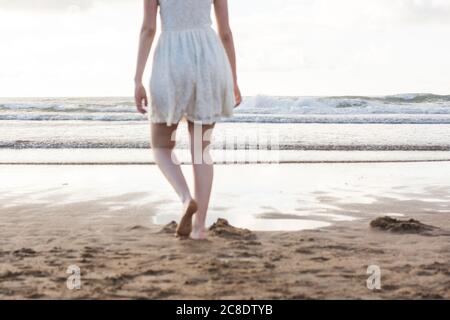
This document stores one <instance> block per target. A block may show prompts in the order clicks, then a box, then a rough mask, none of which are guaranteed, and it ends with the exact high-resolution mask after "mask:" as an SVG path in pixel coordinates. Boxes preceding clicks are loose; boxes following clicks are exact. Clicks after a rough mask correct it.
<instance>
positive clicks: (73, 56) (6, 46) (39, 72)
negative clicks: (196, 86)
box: [0, 0, 450, 97]
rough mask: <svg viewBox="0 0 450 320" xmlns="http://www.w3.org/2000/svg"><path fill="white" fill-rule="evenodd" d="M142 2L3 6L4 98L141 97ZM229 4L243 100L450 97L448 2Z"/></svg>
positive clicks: (14, 2) (0, 85)
mask: <svg viewBox="0 0 450 320" xmlns="http://www.w3.org/2000/svg"><path fill="white" fill-rule="evenodd" d="M142 1H143V0H33V1H30V0H0V96H2V97H26V96H34V97H38V96H40V97H41V96H131V95H133V91H134V83H133V78H134V71H135V63H136V54H137V45H138V34H139V28H140V25H141V20H142ZM180 1H181V0H180ZM228 1H229V7H230V19H231V26H232V29H233V34H234V39H235V46H236V53H237V62H238V78H239V84H240V87H241V91H242V93H243V95H245V96H250V95H257V94H263V95H278V96H280V95H282V96H287V95H289V96H311V95H385V94H397V93H416V92H426V93H437V94H449V93H450V81H449V75H450V59H449V57H450V41H449V40H448V39H449V38H450V37H449V36H450V1H449V0H364V1H361V0H339V1H336V0H228ZM150 59H151V58H150ZM150 70H151V60H149V64H148V68H147V71H146V74H145V84H146V85H147V84H148V80H149V76H150Z"/></svg>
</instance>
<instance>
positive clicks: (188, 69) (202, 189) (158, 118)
mask: <svg viewBox="0 0 450 320" xmlns="http://www.w3.org/2000/svg"><path fill="white" fill-rule="evenodd" d="M212 5H214V9H215V16H216V19H217V26H218V35H219V37H218V36H217V34H216V33H215V31H214V30H213V29H212V28H211V24H212V22H211V6H212ZM158 6H159V8H160V16H161V25H162V32H161V36H160V38H159V41H158V45H157V47H156V49H155V55H154V58H153V68H152V75H151V80H150V99H147V94H146V91H145V88H144V86H143V84H142V75H143V73H144V69H145V65H146V62H147V59H148V56H149V52H150V49H151V46H152V43H153V39H154V37H155V32H156V20H157V10H158ZM220 40H221V41H220ZM135 84H136V88H135V100H136V106H137V109H138V111H139V112H140V113H142V114H145V113H147V111H148V117H149V120H150V122H151V145H152V149H153V153H154V158H155V162H156V164H157V165H158V166H159V168H160V169H161V171H162V173H163V174H164V176H165V177H166V178H167V180H168V181H169V183H170V184H171V185H172V186H173V188H174V189H175V192H176V193H177V194H178V196H179V198H180V200H181V202H182V204H183V214H182V218H181V220H180V223H179V224H178V228H177V235H178V236H181V237H187V236H191V238H193V239H204V238H205V237H206V232H205V220H206V213H207V210H208V204H209V198H210V194H211V187H212V181H213V164H212V161H211V158H210V155H209V140H210V136H211V134H212V130H213V128H214V124H215V122H216V121H218V120H219V119H220V118H221V117H230V116H232V114H233V108H234V107H236V106H238V105H239V104H240V103H241V100H242V98H241V93H240V91H239V87H238V84H237V76H236V58H235V51H234V43H233V36H232V33H231V29H230V26H229V21H228V3H227V0H144V22H143V25H142V29H141V36H140V44H139V54H138V61H137V68H136V77H135ZM149 100H150V101H151V103H150V107H149V108H148V110H147V108H146V107H147V106H148V101H149ZM182 118H186V119H187V121H188V129H189V136H190V146H191V147H190V149H191V150H190V151H191V156H192V163H193V169H194V188H195V192H194V196H192V194H191V192H190V190H189V188H188V186H187V183H186V180H185V178H184V176H183V173H182V171H181V167H180V165H179V163H178V161H177V159H176V157H175V154H174V153H173V148H174V147H175V141H174V139H173V137H174V136H175V133H176V130H177V126H178V123H179V122H180V120H181V119H182ZM194 215H195V220H194V223H193V224H192V217H193V216H194Z"/></svg>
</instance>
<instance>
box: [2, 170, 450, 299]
mask: <svg viewBox="0 0 450 320" xmlns="http://www.w3.org/2000/svg"><path fill="white" fill-rule="evenodd" d="M324 166H326V165H322V166H318V167H315V166H310V167H308V170H313V171H314V170H321V172H322V174H323V173H324V172H326V171H327V169H324V168H325V167H324ZM411 166H412V165H411ZM421 166H422V168H425V169H427V168H428V170H427V171H426V173H423V171H420V170H412V171H411V169H414V168H413V167H410V168H408V169H409V170H410V171H408V172H410V174H409V175H407V176H405V175H403V176H402V174H403V173H401V172H399V171H398V170H397V169H396V168H395V167H392V166H391V165H385V167H383V170H389V169H393V171H392V172H395V175H396V176H395V177H393V178H392V180H393V181H396V182H395V184H392V185H390V186H386V184H384V187H385V188H386V190H384V191H383V190H378V193H375V192H374V190H375V186H371V185H370V183H368V181H372V180H367V181H364V184H365V185H366V186H367V188H366V190H361V189H360V188H358V187H357V186H356V184H355V185H352V186H351V188H352V189H355V190H356V191H357V192H360V193H361V192H368V190H370V191H371V192H372V196H373V197H374V198H375V199H376V200H375V201H362V200H361V199H363V198H361V199H359V198H357V197H356V196H353V197H352V198H350V199H346V200H347V202H346V203H343V202H342V200H343V198H345V194H341V196H342V197H343V198H339V197H337V195H339V193H337V192H336V193H335V194H334V197H332V196H331V195H329V194H326V193H324V191H323V190H325V188H324V189H322V191H321V192H322V193H320V192H319V191H320V190H319V188H317V186H314V185H313V186H312V187H311V190H310V191H311V192H318V197H319V198H320V199H321V200H322V201H324V203H323V205H324V206H331V205H332V204H334V205H335V211H331V212H330V214H338V213H339V214H343V213H344V212H346V213H347V215H348V216H352V217H353V218H354V219H352V220H345V219H341V220H339V219H334V220H333V215H330V216H329V217H328V218H326V217H323V216H321V218H318V216H317V213H316V216H314V214H313V212H312V211H314V210H317V208H311V216H309V217H307V218H308V219H313V217H315V218H314V219H317V220H321V219H323V220H326V221H328V226H326V227H322V228H320V229H311V230H307V229H308V228H305V229H304V230H298V231H254V230H246V231H244V230H242V229H239V228H238V229H235V228H233V227H232V226H227V225H221V226H219V227H217V225H216V227H215V228H213V230H211V231H210V232H209V239H208V240H207V241H194V240H179V239H176V238H175V237H174V235H173V231H174V227H175V226H174V225H173V224H171V225H169V226H167V227H166V228H163V226H161V225H156V224H154V223H153V221H152V219H151V218H150V217H152V216H155V215H157V214H158V212H159V211H161V210H163V209H164V207H165V205H166V204H167V203H168V202H167V199H166V200H164V197H161V195H160V193H161V192H162V193H163V194H164V192H165V191H164V190H166V189H164V188H163V190H162V191H161V190H154V189H150V191H148V192H147V193H143V192H142V189H141V188H147V187H148V186H145V185H144V186H142V185H141V184H136V185H133V184H132V183H131V182H129V181H128V180H126V178H125V177H126V173H128V174H130V172H131V175H132V176H133V173H132V170H129V169H127V168H126V167H125V166H121V167H120V168H114V167H110V168H104V169H101V168H97V169H96V170H94V171H92V172H89V173H88V174H87V176H89V177H90V178H91V180H92V181H91V183H90V184H89V183H87V181H89V180H83V183H80V185H79V187H80V188H78V187H77V185H76V184H77V182H76V181H77V180H76V179H75V177H78V178H79V177H80V175H81V176H82V175H83V170H84V171H86V170H88V171H89V170H90V169H89V168H88V167H84V169H83V167H65V168H62V167H52V168H45V167H41V168H39V167H28V169H27V168H25V167H20V168H19V167H14V166H11V167H8V166H5V167H1V171H0V172H1V173H2V176H3V177H4V178H8V179H9V180H8V181H10V183H9V186H8V187H7V186H2V189H1V191H2V192H1V196H0V197H1V207H0V215H1V216H0V298H1V299H40V298H52V299H61V298H64V299H72V298H76V299H80V298H81V299H87V298H94V299H110V298H118V299H131V298H133V299H134V298H142V299H234V298H236V299H333V298H344V299H353V298H356V299H403V298H412V299H430V298H431V299H443V298H445V299H450V219H449V214H450V208H449V203H450V201H449V200H450V191H449V190H448V188H447V187H446V183H447V181H448V180H447V179H446V178H447V177H446V174H445V173H442V174H440V175H438V174H436V175H435V174H433V173H432V172H433V170H432V167H428V166H437V164H433V165H429V164H422V165H421ZM293 168H298V165H297V166H289V167H283V169H280V168H278V169H277V170H282V171H286V170H287V171H288V172H291V176H292V175H293V174H292V172H294V171H292V169H293ZM350 168H352V170H358V169H357V167H356V166H355V165H354V164H352V165H351V167H350ZM415 169H417V167H415ZM436 169H437V168H436ZM138 170H141V169H138ZM227 170H235V172H236V171H239V172H241V171H249V170H250V171H251V170H254V169H251V168H241V167H235V168H234V169H231V168H230V166H228V167H227V168H223V167H218V170H217V176H218V177H221V175H222V174H223V175H227V174H228V173H227V172H226V171H227ZM289 170H290V171H289ZM302 170H303V169H302ZM372 170H375V169H372ZM363 171H364V172H365V173H366V175H367V176H370V175H372V174H373V171H371V169H369V167H363ZM58 172H59V174H57V173H58ZM95 172H96V173H95ZM277 172H278V173H280V172H281V171H277ZM392 172H391V174H392ZM106 173H108V174H106ZM155 173H156V171H154V170H153V169H152V170H151V176H152V177H153V174H155ZM266 173H267V174H268V175H270V174H271V173H273V172H271V171H270V170H268V171H267V170H266ZM316 174H318V172H317V171H316ZM421 174H426V175H427V176H428V177H429V180H427V179H421ZM43 176H45V177H47V178H48V179H47V180H45V181H44V180H42V177H43ZM412 176H414V177H412ZM12 177H16V179H15V180H13V179H12ZM405 177H407V178H405ZM433 177H434V178H433ZM128 178H129V177H128ZM262 178H269V176H267V177H264V176H263V177H262ZM327 178H328V180H330V179H333V178H339V174H338V173H336V176H334V177H329V176H328V177H327ZM375 178H376V177H375V176H374V180H373V181H374V183H375V182H376V183H377V184H376V187H377V188H380V186H381V185H383V183H382V182H383V179H382V178H379V177H378V180H377V179H375ZM111 179H113V180H111ZM116 179H117V180H120V181H122V185H120V190H121V192H118V191H117V186H115V187H114V188H113V187H112V186H111V184H108V181H109V182H110V183H111V181H116ZM154 179H155V180H156V181H155V182H154V183H160V180H159V178H157V176H156V175H155V176H154ZM405 179H406V180H405ZM408 179H409V180H408ZM411 179H412V180H411ZM433 179H434V180H433ZM440 179H441V180H440ZM223 180H224V179H222V180H219V182H218V186H217V188H218V190H217V192H218V193H219V195H220V194H221V192H222V191H223V189H226V190H228V189H229V188H230V186H229V185H228V183H229V181H228V182H227V181H225V182H224V181H223ZM39 181H41V184H40V185H39V183H38V182H39ZM64 181H65V182H64ZM133 181H134V180H133ZM220 181H222V182H220ZM272 181H274V180H272ZM412 181H416V182H417V185H415V186H413V183H412ZM405 182H407V183H405ZM249 183H250V182H249ZM297 183H299V184H300V183H301V182H298V181H297ZM402 183H404V184H405V185H404V186H403V188H401V185H402ZM64 184H66V185H64ZM99 185H103V186H104V188H103V189H102V190H99ZM419 185H422V186H423V189H422V190H420V192H416V193H414V192H412V191H411V189H410V188H411V187H414V188H418V186H419ZM83 186H84V187H83ZM278 186H281V187H283V188H284V187H285V185H284V184H283V183H282V182H279V184H278ZM94 187H95V189H96V190H98V191H97V193H94V192H93V191H92V190H93V189H91V188H94ZM61 189H63V190H64V192H62V191H61ZM124 189H126V190H127V191H131V192H124V191H123V190H124ZM327 190H329V191H330V192H331V194H333V192H332V191H333V190H334V189H333V188H331V187H329V188H328V189H327ZM418 190H419V189H417V190H416V191H418ZM259 191H260V194H259V196H264V190H263V189H260V190H259ZM356 191H355V192H356ZM385 191H391V192H392V194H391V195H390V197H387V196H386V195H385ZM394 191H395V192H399V191H401V192H399V193H397V194H395V195H394ZM230 192H231V191H230ZM238 192H240V191H239V190H238ZM153 193H155V194H154V198H152V194H153ZM400 193H401V194H400ZM242 197H245V195H244V194H243V195H242ZM148 198H150V199H153V200H152V201H150V202H149V201H147V200H146V199H148ZM154 199H160V201H159V202H158V200H154ZM252 199H253V200H255V199H257V196H255V198H252ZM277 199H278V200H279V199H284V198H276V195H275V193H274V194H273V200H272V201H277ZM219 200H220V198H217V199H216V204H215V205H216V206H217V205H218V203H219V202H220V201H219ZM255 201H256V200H255ZM263 205H264V204H263V203H261V206H263ZM285 208H287V207H285ZM246 209H248V208H246V207H242V212H243V214H246V212H245V210H246ZM272 209H273V208H272ZM265 210H268V208H266V209H265ZM338 210H340V211H338ZM220 212H221V214H222V216H223V217H224V218H226V219H229V218H232V216H231V215H230V213H229V212H228V211H227V210H222V211H220ZM269 213H270V214H271V215H272V218H274V215H275V213H276V212H274V210H272V211H271V212H268V213H267V212H266V214H269ZM389 213H396V214H397V215H403V216H402V217H401V219H409V218H414V219H416V220H418V221H420V222H422V223H424V224H427V225H430V226H434V227H437V228H431V229H427V230H426V232H420V230H419V231H417V230H412V231H411V230H410V233H405V232H398V230H396V229H395V230H388V229H386V230H381V229H375V228H372V227H371V226H370V222H371V221H372V220H373V219H374V218H376V217H379V216H384V215H386V214H389ZM283 214H287V215H289V214H291V215H292V213H290V212H289V210H287V209H286V211H284V212H278V216H276V215H275V218H277V219H283ZM299 214H300V215H299V217H291V218H295V219H303V218H305V217H306V216H304V215H303V216H302V215H301V212H299ZM230 220H233V219H230ZM235 221H240V220H235ZM244 225H245V224H244ZM71 265H76V266H78V267H79V268H80V270H81V288H80V289H79V290H69V289H68V288H67V286H66V281H67V278H68V277H69V274H67V273H66V271H67V269H68V267H69V266H71ZM370 265H377V266H379V267H380V270H381V290H369V289H368V288H367V285H366V280H367V278H368V277H369V275H368V274H367V273H366V272H367V268H368V266H370Z"/></svg>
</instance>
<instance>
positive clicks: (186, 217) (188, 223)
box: [177, 199, 197, 237]
mask: <svg viewBox="0 0 450 320" xmlns="http://www.w3.org/2000/svg"><path fill="white" fill-rule="evenodd" d="M196 212H197V202H195V200H193V199H191V200H189V201H188V202H187V203H186V204H185V206H184V214H183V216H182V217H181V220H180V223H179V224H178V227H177V236H179V237H189V234H190V233H191V231H192V216H193V215H194V213H196Z"/></svg>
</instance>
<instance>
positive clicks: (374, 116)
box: [0, 93, 450, 164]
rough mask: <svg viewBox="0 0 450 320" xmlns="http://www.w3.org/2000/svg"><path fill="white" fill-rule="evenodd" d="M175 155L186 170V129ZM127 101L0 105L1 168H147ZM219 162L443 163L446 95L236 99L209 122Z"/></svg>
mask: <svg viewBox="0 0 450 320" xmlns="http://www.w3.org/2000/svg"><path fill="white" fill-rule="evenodd" d="M176 139H177V152H178V153H179V157H180V159H181V161H182V162H184V163H189V161H190V158H189V154H188V148H189V142H188V141H189V139H188V134H187V130H186V123H185V122H182V123H181V124H180V126H179V129H178V131H177V137H176ZM149 149H150V129H149V123H148V119H147V117H146V116H144V115H141V114H139V113H138V112H137V111H136V108H135V106H134V101H133V98H131V97H84V98H82V97H77V98H72V97H68V98H60V97H59V98H55V97H51V98H0V164H16V163H17V164H151V163H153V159H152V155H151V152H150V151H149ZM211 149H212V153H213V156H214V159H215V161H216V162H217V163H222V164H233V163H255V162H256V163H259V162H262V163H272V162H276V163H283V162H288V163H296V162H299V163H301V162H352V161H353V162H371V161H374V162H383V161H388V162H390V161H448V160H450V95H435V94H417V93H413V94H398V95H389V96H327V97H304V96H268V95H256V96H249V97H244V100H243V103H242V104H241V105H240V106H239V107H238V108H236V109H235V115H234V117H232V118H227V119H223V120H222V121H220V122H219V123H217V125H216V127H215V129H214V134H213V139H212V147H211Z"/></svg>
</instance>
